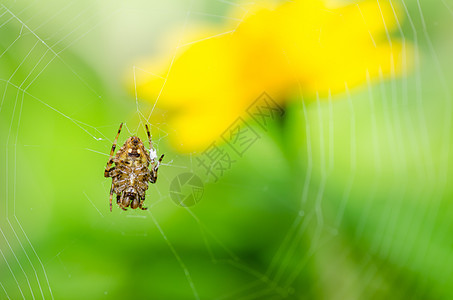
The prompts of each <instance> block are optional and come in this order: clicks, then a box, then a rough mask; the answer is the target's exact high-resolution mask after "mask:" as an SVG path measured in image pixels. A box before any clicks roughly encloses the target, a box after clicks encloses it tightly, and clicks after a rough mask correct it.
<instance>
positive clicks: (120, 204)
mask: <svg viewBox="0 0 453 300" xmlns="http://www.w3.org/2000/svg"><path fill="white" fill-rule="evenodd" d="M124 194H125V193H124V192H122V193H121V198H120V202H119V203H118V206H119V207H121V209H122V210H127V209H126V208H125V207H124V206H123V198H124ZM117 202H118V200H117Z"/></svg>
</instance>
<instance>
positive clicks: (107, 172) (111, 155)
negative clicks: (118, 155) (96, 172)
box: [104, 123, 123, 177]
mask: <svg viewBox="0 0 453 300" xmlns="http://www.w3.org/2000/svg"><path fill="white" fill-rule="evenodd" d="M122 127H123V123H121V125H120V128H119V129H118V133H117V135H116V137H115V140H114V141H113V145H112V150H110V158H109V161H108V162H107V166H106V167H105V171H104V177H110V176H109V171H110V168H111V167H112V164H113V154H114V153H115V148H116V143H117V142H118V137H119V136H120V132H121V128H122Z"/></svg>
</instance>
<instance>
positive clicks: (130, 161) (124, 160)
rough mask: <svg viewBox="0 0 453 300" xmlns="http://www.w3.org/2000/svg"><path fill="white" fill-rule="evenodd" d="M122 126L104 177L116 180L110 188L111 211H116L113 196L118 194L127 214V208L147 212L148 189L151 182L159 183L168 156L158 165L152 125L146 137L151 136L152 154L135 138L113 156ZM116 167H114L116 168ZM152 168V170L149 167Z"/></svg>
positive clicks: (122, 207)
mask: <svg viewBox="0 0 453 300" xmlns="http://www.w3.org/2000/svg"><path fill="white" fill-rule="evenodd" d="M122 127H123V123H121V125H120V128H119V129H118V134H117V135H116V138H115V141H114V142H113V145H112V150H111V151H110V158H109V161H108V162H107V166H106V167H105V171H104V177H112V186H111V188H110V211H112V197H113V193H115V194H116V203H117V204H118V206H119V207H121V209H123V210H127V209H126V207H129V205H130V207H131V208H132V209H136V208H137V207H140V209H142V210H146V209H147V208H146V207H144V206H143V202H144V201H145V193H146V190H147V189H148V182H151V183H156V181H157V170H158V169H159V166H160V163H161V162H162V158H163V157H164V155H163V154H162V156H161V157H160V158H159V160H158V161H157V162H156V160H155V159H156V158H157V156H156V153H155V151H153V144H152V142H151V134H150V133H149V128H148V125H145V127H146V133H147V134H148V141H149V149H150V150H149V151H148V150H146V148H145V146H144V145H143V143H142V141H141V140H140V138H139V137H136V136H131V137H130V138H128V139H127V141H126V142H125V143H124V145H123V147H121V149H119V150H118V151H117V152H116V155H115V156H113V154H114V152H115V148H116V143H117V142H118V137H119V136H120V132H121V128H122ZM113 163H115V166H114V167H112V164H113ZM150 164H151V170H150V169H149V165H150Z"/></svg>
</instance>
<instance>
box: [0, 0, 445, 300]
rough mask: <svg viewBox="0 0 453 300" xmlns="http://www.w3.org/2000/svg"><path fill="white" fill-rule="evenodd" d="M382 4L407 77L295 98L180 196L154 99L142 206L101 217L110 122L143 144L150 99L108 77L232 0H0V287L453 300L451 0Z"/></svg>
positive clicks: (174, 160)
mask: <svg viewBox="0 0 453 300" xmlns="http://www.w3.org/2000/svg"><path fill="white" fill-rule="evenodd" d="M349 2H352V1H349ZM392 3H393V4H395V5H400V6H402V7H403V4H404V5H406V7H407V13H406V16H405V22H404V23H403V24H402V26H403V28H402V29H403V37H404V38H405V39H406V40H407V41H410V42H411V43H414V44H415V45H416V46H417V49H418V52H417V53H418V54H419V56H417V57H416V63H415V68H414V71H413V72H411V74H408V76H407V77H404V78H402V79H396V78H395V79H393V80H388V81H377V82H375V83H373V84H372V85H369V86H366V85H365V86H363V87H362V88H358V89H354V90H352V91H351V92H350V94H349V95H340V96H335V97H333V99H304V101H301V99H300V97H299V95H294V96H293V97H294V99H295V100H296V101H294V102H292V104H290V105H288V106H287V107H285V109H286V112H285V116H284V118H283V119H281V120H276V121H274V122H273V123H271V124H269V127H268V128H267V131H264V130H262V129H260V128H258V127H255V130H256V131H257V132H259V134H260V136H261V138H260V140H259V141H258V142H257V143H256V144H254V145H253V147H251V148H250V149H249V150H248V151H247V152H246V154H245V155H244V157H243V158H241V159H239V160H238V161H237V163H235V164H234V165H233V167H232V168H231V169H230V170H228V171H227V172H226V173H225V175H224V176H222V177H221V178H220V180H219V181H217V182H213V181H212V180H209V178H206V177H205V176H204V175H203V173H202V172H200V173H197V174H198V175H199V176H201V177H202V179H203V180H204V181H205V186H204V194H203V198H202V199H201V201H200V202H199V203H198V204H197V205H195V206H193V207H190V208H183V207H180V206H177V205H175V203H174V202H173V201H172V200H171V198H170V196H169V186H170V183H171V181H172V180H173V178H174V177H175V176H177V175H178V174H181V173H183V172H198V171H197V165H196V162H195V160H196V157H197V156H196V155H181V154H178V153H176V152H174V151H173V150H172V149H171V147H170V146H169V144H168V142H167V136H168V135H169V134H171V128H168V126H166V123H165V112H155V113H157V114H160V115H161V116H162V120H163V121H162V123H158V124H153V126H152V134H153V138H154V141H155V144H156V146H157V149H158V154H160V153H165V155H166V156H165V164H164V165H163V166H161V168H160V171H159V172H160V173H159V180H158V182H157V184H155V185H153V186H151V187H150V189H149V191H148V193H147V200H146V204H147V206H148V207H149V208H150V209H149V210H148V211H146V212H144V211H132V210H129V211H128V212H122V211H120V210H119V209H118V208H115V209H114V210H113V212H112V213H110V212H109V210H108V194H109V188H110V184H111V180H109V179H105V178H103V175H102V174H103V169H104V167H105V164H106V162H107V160H108V154H109V151H110V147H111V144H112V141H113V138H114V136H115V133H116V131H117V128H118V125H119V123H120V122H125V123H126V127H125V128H124V129H123V132H122V135H121V136H120V141H119V143H123V142H124V140H125V139H126V138H127V137H129V136H130V135H132V134H138V135H139V136H140V137H142V138H145V137H146V134H145V131H144V129H143V128H142V126H141V123H140V120H141V119H140V114H141V113H143V114H144V115H148V114H149V112H150V111H151V107H152V103H151V104H149V103H145V102H142V101H140V99H139V101H138V103H136V101H135V98H134V96H133V95H131V94H130V93H129V92H128V91H127V89H126V87H125V85H124V79H125V78H133V67H134V62H136V61H137V60H138V59H139V58H143V57H149V56H152V55H153V54H155V53H157V52H162V51H163V52H168V53H173V52H174V49H165V47H164V46H163V45H162V44H161V41H163V40H165V37H166V35H168V34H169V33H170V32H175V31H176V32H178V31H180V32H181V30H182V29H183V28H184V26H190V25H192V24H199V23H200V22H203V23H204V24H211V25H210V26H216V25H218V24H221V23H222V22H223V16H225V15H226V14H227V13H228V11H229V10H230V9H231V8H232V7H234V6H235V2H229V1H207V0H198V1H182V0H172V1H166V2H163V1H145V0H134V1H128V2H126V1H105V0H99V1H85V0H83V1H72V2H70V1H50V0H48V1H5V0H2V1H1V2H0V97H1V108H0V233H1V235H0V254H1V256H0V287H1V288H0V299H8V298H10V299H21V298H25V299H33V298H37V299H41V298H46V299H51V298H55V299H126V298H130V299H452V298H453V288H452V284H453V257H452V251H453V243H452V242H451V239H452V237H453V227H452V221H451V220H452V216H453V205H452V204H451V202H452V200H453V184H452V183H451V182H452V179H451V178H452V172H453V167H452V164H451V162H450V161H449V159H448V158H449V156H450V155H451V154H452V147H451V146H452V145H451V144H452V142H451V129H452V123H451V117H452V113H453V110H452V107H453V99H452V96H451V92H452V88H451V86H452V82H453V81H452V78H453V71H452V70H453V59H452V56H451V53H453V40H452V36H453V35H452V34H453V13H452V8H453V3H452V2H451V1H447V0H440V1H437V0H436V1H431V0H430V1H428V0H421V1H409V0H408V1H404V2H402V1H399V0H395V1H392ZM186 20H187V23H186ZM185 24H186V25H185ZM220 30H225V29H224V28H223V29H219V33H220V32H221V31H220ZM138 67H139V66H138ZM139 98H140V97H139Z"/></svg>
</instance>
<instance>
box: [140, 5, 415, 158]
mask: <svg viewBox="0 0 453 300" xmlns="http://www.w3.org/2000/svg"><path fill="white" fill-rule="evenodd" d="M248 9H249V12H248V14H247V15H246V16H243V17H242V18H243V21H242V22H241V23H240V24H239V26H237V28H235V29H234V30H231V31H229V32H227V30H225V33H224V34H217V35H216V34H215V33H213V32H209V29H206V28H205V29H199V30H197V31H196V33H197V34H196V35H191V38H192V40H193V41H198V42H193V43H189V44H187V45H185V46H184V45H183V46H182V47H180V48H179V49H178V52H177V55H176V56H175V57H174V59H173V61H171V59H172V57H170V60H167V59H162V58H159V59H158V60H157V59H156V58H155V59H154V61H157V62H158V63H152V62H149V61H148V62H147V63H146V65H145V66H144V64H141V65H140V66H144V69H146V70H149V71H150V72H153V73H154V74H157V75H158V76H155V75H151V74H145V73H143V72H140V73H138V74H137V78H136V86H137V91H138V95H139V97H141V98H145V99H147V100H149V101H152V102H153V103H154V102H155V101H156V99H159V100H158V102H157V107H159V108H161V109H164V110H166V111H169V116H170V120H168V122H169V123H170V127H171V128H172V129H173V130H174V132H171V134H170V137H171V141H172V142H173V145H174V146H175V147H176V148H177V149H179V150H180V151H183V152H191V151H200V150H204V149H205V148H206V147H207V146H209V145H210V144H211V143H212V142H213V141H214V140H216V139H218V137H219V136H220V135H221V133H222V132H223V131H225V130H226V128H228V126H229V125H230V124H231V123H232V122H234V120H235V119H236V118H237V117H238V116H239V115H241V114H243V112H244V111H245V109H246V108H247V107H248V106H249V105H250V104H251V103H252V102H253V101H254V100H255V99H256V98H257V97H258V96H259V95H260V94H261V93H262V92H264V91H266V92H267V93H268V94H270V95H271V96H272V97H273V98H274V99H275V100H277V101H279V102H283V101H285V100H288V99H290V98H291V97H288V95H289V94H290V93H291V92H292V91H293V90H294V89H295V88H299V87H300V88H301V89H302V92H303V93H304V95H305V96H306V95H308V96H309V95H313V94H314V93H315V92H318V93H320V94H321V95H323V94H326V93H327V92H328V91H329V90H330V91H331V92H332V93H340V92H342V91H344V89H345V83H346V84H347V85H348V87H353V86H357V85H359V84H362V83H364V82H365V81H366V76H367V75H366V74H367V72H368V73H369V76H370V78H376V77H377V76H378V75H379V73H380V72H382V74H384V75H385V76H389V75H391V74H398V73H401V71H402V69H403V67H404V65H403V63H404V62H405V61H409V59H408V58H407V57H406V56H407V55H408V53H409V51H408V50H407V48H408V47H407V45H406V47H404V45H403V44H402V43H400V42H399V41H397V40H395V39H393V38H390V34H391V31H392V30H394V29H395V27H396V25H397V21H398V20H399V19H400V17H401V16H399V15H398V12H397V11H395V10H394V7H392V6H390V5H389V3H388V2H387V1H385V2H384V1H382V3H380V2H379V1H365V2H360V3H359V4H350V5H346V6H337V7H333V6H328V5H327V4H326V2H325V1H321V0H299V1H292V2H287V3H284V4H281V5H279V6H277V7H272V5H270V4H269V5H264V6H263V5H261V6H258V5H254V6H252V7H249V8H248ZM236 15H237V14H236ZM236 15H235V16H236ZM217 32H219V31H217ZM185 36H188V33H187V32H186V34H185ZM207 37H208V38H207ZM164 61H165V62H166V63H167V62H168V64H166V65H163V62H164Z"/></svg>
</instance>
